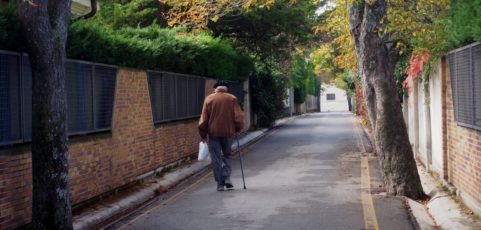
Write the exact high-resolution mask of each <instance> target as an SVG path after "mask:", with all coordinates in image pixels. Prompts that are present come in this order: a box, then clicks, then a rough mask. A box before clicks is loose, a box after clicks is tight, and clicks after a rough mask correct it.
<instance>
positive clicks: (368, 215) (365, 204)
mask: <svg viewBox="0 0 481 230" xmlns="http://www.w3.org/2000/svg"><path fill="white" fill-rule="evenodd" d="M352 122H353V125H354V130H355V132H356V136H357V145H358V147H359V149H360V150H361V203H362V212H363V215H364V229H373V230H379V224H378V222H377V217H376V210H375V208H374V201H373V199H372V194H371V172H370V170H369V159H368V157H366V156H363V155H362V154H363V153H365V152H366V147H365V146H364V142H363V141H362V136H361V134H360V133H359V130H360V129H361V128H360V127H359V123H357V122H356V121H355V120H354V119H352Z"/></svg>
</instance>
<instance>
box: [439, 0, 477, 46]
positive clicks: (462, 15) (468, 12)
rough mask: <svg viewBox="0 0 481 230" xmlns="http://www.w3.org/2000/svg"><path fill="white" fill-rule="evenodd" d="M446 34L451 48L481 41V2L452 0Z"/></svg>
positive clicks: (475, 0)
mask: <svg viewBox="0 0 481 230" xmlns="http://www.w3.org/2000/svg"><path fill="white" fill-rule="evenodd" d="M451 2H452V4H451V5H452V10H451V17H450V20H449V22H448V28H447V30H446V33H447V34H448V38H449V42H450V46H451V48H457V47H461V46H463V45H467V44H469V43H471V42H475V41H481V0H452V1H451Z"/></svg>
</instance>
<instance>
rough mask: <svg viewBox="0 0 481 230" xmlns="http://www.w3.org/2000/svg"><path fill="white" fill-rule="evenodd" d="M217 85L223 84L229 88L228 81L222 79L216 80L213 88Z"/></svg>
mask: <svg viewBox="0 0 481 230" xmlns="http://www.w3.org/2000/svg"><path fill="white" fill-rule="evenodd" d="M218 86H225V87H227V88H229V82H228V81H224V80H218V81H217V82H216V83H215V84H214V88H217V87H218Z"/></svg>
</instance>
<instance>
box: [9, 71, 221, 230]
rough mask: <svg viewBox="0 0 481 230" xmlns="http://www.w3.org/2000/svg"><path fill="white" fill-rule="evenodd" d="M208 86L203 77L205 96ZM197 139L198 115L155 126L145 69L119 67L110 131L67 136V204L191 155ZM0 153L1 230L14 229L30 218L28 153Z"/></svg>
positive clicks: (20, 149)
mask: <svg viewBox="0 0 481 230" xmlns="http://www.w3.org/2000/svg"><path fill="white" fill-rule="evenodd" d="M211 84H212V82H211V81H207V84H206V89H207V88H209V89H210V91H206V94H209V93H211V91H212V86H210V85H211ZM199 140H200V139H199V137H198V134H197V119H192V120H187V121H180V122H175V123H170V124H165V125H161V126H158V127H154V124H153V118H152V110H151V105H150V98H149V91H148V85H147V77H146V73H145V72H141V71H130V70H126V69H121V70H119V73H118V75H117V86H116V93H115V106H114V115H113V123H112V131H111V132H109V133H103V134H90V135H86V136H83V137H74V138H71V140H70V147H69V150H70V192H71V199H72V203H73V204H78V203H79V202H82V201H85V200H87V199H90V198H93V197H96V196H98V195H101V194H103V193H105V192H108V191H110V190H112V189H114V188H117V187H120V186H122V185H125V184H127V183H129V182H132V181H134V179H135V178H136V177H137V176H139V175H142V174H144V173H146V172H149V171H151V170H154V169H156V168H158V167H160V166H162V165H166V164H168V163H171V162H174V161H177V160H180V159H181V158H184V157H187V156H189V155H192V154H195V153H196V152H197V148H198V143H199ZM0 151H1V152H0V229H13V228H16V227H19V226H22V225H25V224H28V223H29V222H30V216H31V190H32V186H31V180H32V176H31V154H30V152H29V149H28V147H26V146H23V147H15V148H12V149H4V150H0Z"/></svg>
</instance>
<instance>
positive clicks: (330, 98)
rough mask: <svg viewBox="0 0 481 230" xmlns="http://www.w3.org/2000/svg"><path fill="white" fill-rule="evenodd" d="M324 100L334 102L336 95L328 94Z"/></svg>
mask: <svg viewBox="0 0 481 230" xmlns="http://www.w3.org/2000/svg"><path fill="white" fill-rule="evenodd" d="M326 100H328V101H335V100H336V94H335V93H328V94H326Z"/></svg>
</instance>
